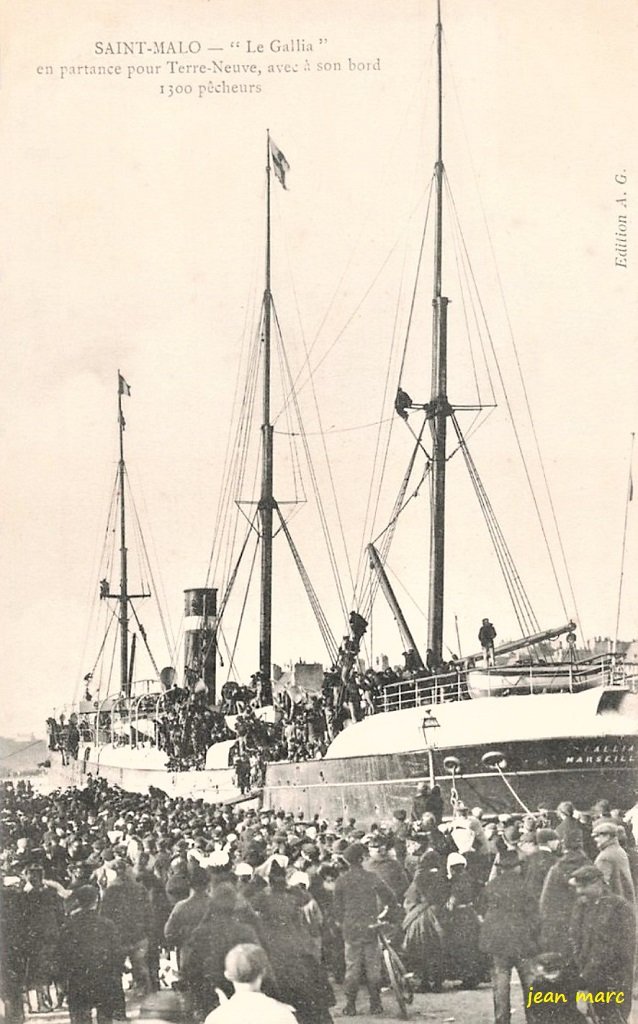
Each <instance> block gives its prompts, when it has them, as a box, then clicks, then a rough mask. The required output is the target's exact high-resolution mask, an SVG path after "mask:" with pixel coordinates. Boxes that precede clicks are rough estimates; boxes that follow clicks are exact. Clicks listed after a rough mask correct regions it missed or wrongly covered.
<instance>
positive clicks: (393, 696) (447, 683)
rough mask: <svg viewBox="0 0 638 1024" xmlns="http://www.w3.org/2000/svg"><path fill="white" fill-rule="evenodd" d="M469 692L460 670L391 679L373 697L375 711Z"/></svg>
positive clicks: (459, 696) (461, 696)
mask: <svg viewBox="0 0 638 1024" xmlns="http://www.w3.org/2000/svg"><path fill="white" fill-rule="evenodd" d="M468 696H469V694H468V692H467V686H466V684H465V681H464V680H463V677H462V676H461V675H460V674H459V673H458V672H454V673H451V672H446V673H445V675H440V676H423V677H420V678H416V679H399V680H397V682H396V683H388V684H387V685H386V686H384V687H383V690H382V691H381V693H378V694H376V695H375V697H374V698H373V704H374V710H375V714H378V713H379V712H382V711H402V710H403V709H404V708H418V707H423V706H425V705H428V704H443V703H444V702H446V701H456V700H465V699H467V697H468Z"/></svg>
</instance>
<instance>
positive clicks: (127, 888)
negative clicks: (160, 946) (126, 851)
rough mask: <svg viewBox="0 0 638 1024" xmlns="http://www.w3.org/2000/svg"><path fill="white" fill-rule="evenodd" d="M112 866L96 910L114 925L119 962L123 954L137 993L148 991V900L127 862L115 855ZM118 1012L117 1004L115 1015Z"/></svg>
mask: <svg viewBox="0 0 638 1024" xmlns="http://www.w3.org/2000/svg"><path fill="white" fill-rule="evenodd" d="M113 865H114V871H115V875H116V877H115V879H114V880H113V881H112V882H111V883H110V884H109V885H108V886H107V888H106V889H105V890H104V894H103V896H102V904H101V907H100V913H101V914H102V915H103V916H104V917H108V918H109V919H110V920H111V921H112V922H113V924H114V925H115V933H116V936H117V941H118V945H119V950H120V958H121V962H122V963H123V962H124V960H125V959H126V957H128V958H129V960H130V961H131V969H132V972H133V982H134V985H135V988H136V990H137V992H138V994H139V995H142V996H144V995H148V993H149V992H150V991H151V978H150V974H149V970H148V936H149V932H150V931H151V929H152V915H151V904H150V900H149V898H148V895H147V893H146V889H145V888H144V886H143V885H140V884H139V882H135V881H133V880H132V879H131V878H130V877H129V872H130V865H129V864H128V862H127V861H125V860H123V859H121V858H118V859H116V860H115V861H113ZM122 1011H123V1007H122V1006H121V1005H120V1006H119V1007H118V1008H117V1010H116V1013H115V1016H119V1014H120V1013H122Z"/></svg>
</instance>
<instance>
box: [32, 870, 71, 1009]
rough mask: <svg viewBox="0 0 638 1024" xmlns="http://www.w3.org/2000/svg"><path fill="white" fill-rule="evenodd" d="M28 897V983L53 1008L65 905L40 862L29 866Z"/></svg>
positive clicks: (40, 1004)
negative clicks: (52, 989)
mask: <svg viewBox="0 0 638 1024" xmlns="http://www.w3.org/2000/svg"><path fill="white" fill-rule="evenodd" d="M25 874H26V878H27V884H26V885H25V887H24V890H23V896H24V902H23V907H24V938H25V947H24V951H25V954H26V961H27V972H26V983H27V987H28V988H33V989H35V991H36V995H37V1000H38V1007H39V1009H41V1010H45V1011H46V1010H50V1009H51V1008H52V1007H51V997H50V995H49V986H50V984H51V983H52V982H53V980H54V978H55V976H56V970H57V964H58V937H59V931H60V925H61V924H62V921H63V918H64V906H63V903H62V900H61V898H60V897H59V896H58V894H57V892H55V890H54V889H52V888H50V887H49V886H47V885H45V883H44V872H43V870H42V868H41V867H40V865H39V864H37V863H33V864H31V865H29V867H28V868H27V870H26V872H25Z"/></svg>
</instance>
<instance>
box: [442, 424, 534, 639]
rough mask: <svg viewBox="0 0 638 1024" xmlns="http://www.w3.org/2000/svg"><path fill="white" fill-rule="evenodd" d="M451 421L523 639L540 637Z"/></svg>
mask: <svg viewBox="0 0 638 1024" xmlns="http://www.w3.org/2000/svg"><path fill="white" fill-rule="evenodd" d="M451 419H452V424H453V426H454V430H455V432H456V436H457V438H458V441H459V447H460V448H461V451H462V452H463V457H464V458H465V464H466V466H467V469H468V473H469V475H470V480H471V481H472V484H473V486H474V490H475V492H476V496H477V498H478V501H479V505H480V507H481V511H482V512H483V516H484V518H485V522H486V524H487V528H488V532H489V535H490V537H491V539H492V543H493V545H494V551H495V552H496V557H497V560H498V563H499V565H500V567H501V572H502V574H503V579H504V580H505V585H506V587H507V590H508V593H509V595H510V599H511V601H512V605H513V607H514V612H515V614H516V618H517V620H518V624H519V627H520V628H521V631H522V633H523V635H527V636H529V635H530V634H532V633H539V632H540V626H539V623H538V620H537V618H536V615H535V614H534V611H533V609H532V606H531V603H530V601H529V598H528V596H527V593H526V591H525V588H524V586H523V583H522V581H521V578H520V575H519V573H518V570H517V568H516V565H515V563H514V559H513V557H512V554H511V552H510V550H509V547H508V545H507V542H506V540H505V536H504V534H503V531H502V529H501V526H500V524H499V522H498V519H497V517H496V514H495V512H494V509H493V508H492V505H491V502H490V500H489V498H488V496H487V492H486V490H485V487H484V486H483V482H482V480H481V478H480V475H479V472H478V469H477V467H476V464H475V462H474V460H473V458H472V456H471V454H470V451H469V448H468V446H467V442H466V440H465V438H464V437H463V433H462V431H461V428H460V426H459V422H458V419H457V417H456V414H455V413H452V416H451Z"/></svg>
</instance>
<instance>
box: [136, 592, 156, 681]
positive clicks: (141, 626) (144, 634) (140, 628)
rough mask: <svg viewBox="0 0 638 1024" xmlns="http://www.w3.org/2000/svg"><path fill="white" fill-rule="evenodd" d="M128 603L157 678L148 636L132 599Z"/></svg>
mask: <svg viewBox="0 0 638 1024" xmlns="http://www.w3.org/2000/svg"><path fill="white" fill-rule="evenodd" d="M129 604H130V605H131V611H132V612H133V617H134V619H135V621H136V622H137V625H138V629H139V631H140V636H141V637H142V640H143V641H144V646H145V647H146V650H147V652H148V656H149V658H150V659H151V664H152V666H153V669H154V670H155V672H156V674H157V677H158V678H159V669H158V667H157V665H156V663H155V658H154V657H153V652H152V651H151V648H150V646H149V642H148V637H147V636H146V630H145V629H144V626H143V625H142V623H141V622H140V620H139V616H138V614H137V609H136V608H135V605H134V604H133V602H132V601H130V602H129Z"/></svg>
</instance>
